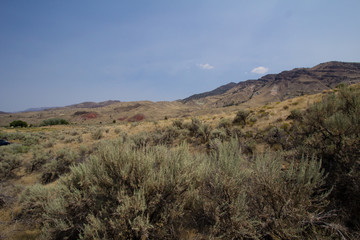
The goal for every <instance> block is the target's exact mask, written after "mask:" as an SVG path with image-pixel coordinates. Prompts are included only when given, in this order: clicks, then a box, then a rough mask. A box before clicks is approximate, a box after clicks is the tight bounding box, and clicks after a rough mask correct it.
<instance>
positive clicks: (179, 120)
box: [172, 119, 184, 129]
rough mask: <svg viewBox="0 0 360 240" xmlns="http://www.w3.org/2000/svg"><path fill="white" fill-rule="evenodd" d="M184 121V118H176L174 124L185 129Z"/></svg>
mask: <svg viewBox="0 0 360 240" xmlns="http://www.w3.org/2000/svg"><path fill="white" fill-rule="evenodd" d="M183 123H184V121H183V120H182V119H176V120H174V121H173V123H172V125H173V126H174V127H177V128H179V129H183Z"/></svg>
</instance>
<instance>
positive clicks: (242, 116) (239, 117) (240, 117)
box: [233, 110, 250, 126]
mask: <svg viewBox="0 0 360 240" xmlns="http://www.w3.org/2000/svg"><path fill="white" fill-rule="evenodd" d="M249 115H250V112H249V111H247V110H239V111H238V112H237V114H236V116H235V118H234V120H233V124H234V125H241V126H245V125H246V119H247V117H248V116H249Z"/></svg>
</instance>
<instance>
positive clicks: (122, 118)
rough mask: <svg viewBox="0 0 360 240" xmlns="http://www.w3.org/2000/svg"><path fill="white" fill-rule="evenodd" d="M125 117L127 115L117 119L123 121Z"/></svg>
mask: <svg viewBox="0 0 360 240" xmlns="http://www.w3.org/2000/svg"><path fill="white" fill-rule="evenodd" d="M126 119H127V117H121V118H118V120H119V121H125V120H126Z"/></svg>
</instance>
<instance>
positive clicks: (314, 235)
mask: <svg viewBox="0 0 360 240" xmlns="http://www.w3.org/2000/svg"><path fill="white" fill-rule="evenodd" d="M314 103H315V104H314ZM138 107H139V106H136V108H138ZM198 114H199V115H198V116H196V117H194V116H193V117H191V116H189V117H182V118H171V117H167V119H166V120H165V118H162V119H161V120H152V121H150V120H149V119H145V120H144V121H141V122H127V121H115V122H114V121H109V122H108V123H106V122H103V123H102V124H100V123H99V122H96V123H93V124H87V125H85V124H80V123H77V124H71V123H70V124H69V125H56V126H43V127H28V128H1V130H0V138H1V139H6V140H8V141H10V142H11V143H12V144H11V145H8V146H1V149H0V150H1V151H0V179H1V181H0V239H2V238H4V239H357V238H358V237H359V235H358V234H359V231H360V222H359V220H358V219H359V218H358V214H359V213H360V210H359V206H358V200H359V199H360V196H359V194H360V193H359V187H360V186H359V182H360V176H359V157H360V152H359V149H360V122H359V118H358V116H359V114H360V90H359V88H358V86H353V87H351V88H349V87H341V89H336V90H335V91H334V92H332V91H329V92H324V93H322V94H317V95H311V96H302V97H297V98H293V99H290V100H287V101H284V102H275V103H270V104H267V105H264V106H261V107H253V108H249V109H238V108H237V107H229V108H225V109H222V110H221V109H220V110H217V112H216V113H212V112H204V113H203V114H202V113H198ZM200 114H201V115H200ZM169 116H170V115H169ZM111 120H112V119H111Z"/></svg>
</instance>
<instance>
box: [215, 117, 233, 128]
mask: <svg viewBox="0 0 360 240" xmlns="http://www.w3.org/2000/svg"><path fill="white" fill-rule="evenodd" d="M231 126H232V123H231V120H230V119H228V118H223V119H221V120H220V122H219V124H218V125H217V128H224V129H230V128H231Z"/></svg>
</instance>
